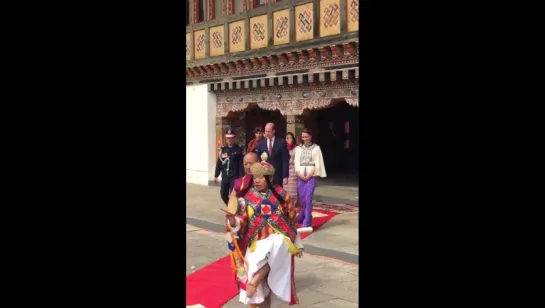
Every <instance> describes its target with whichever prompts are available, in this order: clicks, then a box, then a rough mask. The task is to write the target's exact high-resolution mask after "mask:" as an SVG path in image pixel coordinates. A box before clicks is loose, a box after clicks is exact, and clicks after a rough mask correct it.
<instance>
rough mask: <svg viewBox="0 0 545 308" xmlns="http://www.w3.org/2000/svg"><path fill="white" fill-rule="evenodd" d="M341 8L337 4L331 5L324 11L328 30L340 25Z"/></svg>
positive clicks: (325, 24)
mask: <svg viewBox="0 0 545 308" xmlns="http://www.w3.org/2000/svg"><path fill="white" fill-rule="evenodd" d="M339 17H340V12H339V6H338V5H337V3H332V4H329V5H328V6H326V7H325V9H324V26H325V27H326V28H329V27H334V26H336V25H337V24H338V23H339Z"/></svg>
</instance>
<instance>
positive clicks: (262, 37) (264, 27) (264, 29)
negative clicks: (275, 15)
mask: <svg viewBox="0 0 545 308" xmlns="http://www.w3.org/2000/svg"><path fill="white" fill-rule="evenodd" d="M271 19H272V18H271ZM273 20H274V19H273ZM268 24H269V15H268V14H265V15H260V16H255V17H252V18H250V31H249V32H250V48H251V49H258V48H265V47H267V46H268V43H269V39H270V36H269V28H268Z"/></svg>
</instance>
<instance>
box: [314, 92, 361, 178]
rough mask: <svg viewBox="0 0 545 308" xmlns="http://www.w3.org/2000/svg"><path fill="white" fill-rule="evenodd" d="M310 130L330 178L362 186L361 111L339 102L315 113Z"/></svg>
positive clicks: (344, 102)
mask: <svg viewBox="0 0 545 308" xmlns="http://www.w3.org/2000/svg"><path fill="white" fill-rule="evenodd" d="M312 113H315V115H313V116H312V117H311V119H312V120H311V121H310V122H311V123H308V124H309V125H308V127H309V128H311V129H313V131H315V132H314V135H313V140H314V141H315V142H316V143H317V144H318V145H319V146H320V148H321V149H322V153H323V156H324V164H325V166H326V171H327V174H328V178H330V177H331V180H336V179H339V180H343V181H349V182H354V181H355V182H356V183H357V182H358V169H359V159H358V154H359V136H358V132H359V127H358V124H359V121H358V110H357V109H356V107H352V106H350V105H348V104H347V103H346V101H344V100H343V101H339V102H338V103H336V104H334V105H333V106H332V107H329V108H326V109H321V110H316V111H312Z"/></svg>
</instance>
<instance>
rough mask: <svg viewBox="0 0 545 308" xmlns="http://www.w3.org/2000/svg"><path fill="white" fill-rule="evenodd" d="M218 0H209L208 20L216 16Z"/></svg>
mask: <svg viewBox="0 0 545 308" xmlns="http://www.w3.org/2000/svg"><path fill="white" fill-rule="evenodd" d="M215 2H216V0H208V20H212V19H214V18H216V8H215V6H216V3H215Z"/></svg>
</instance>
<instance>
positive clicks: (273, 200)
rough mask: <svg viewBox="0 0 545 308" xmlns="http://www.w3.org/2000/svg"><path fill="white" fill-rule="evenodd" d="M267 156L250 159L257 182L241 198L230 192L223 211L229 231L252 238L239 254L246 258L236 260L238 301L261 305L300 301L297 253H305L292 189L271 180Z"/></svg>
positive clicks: (246, 189)
mask: <svg viewBox="0 0 545 308" xmlns="http://www.w3.org/2000/svg"><path fill="white" fill-rule="evenodd" d="M263 155H266V154H263ZM266 158H267V157H266V156H265V157H263V156H262V157H261V159H262V160H263V161H262V162H259V163H255V164H253V165H252V167H251V173H252V176H253V185H252V186H250V187H246V188H245V189H244V190H243V192H242V194H241V195H243V196H244V197H242V198H238V199H237V197H236V196H233V195H232V196H231V198H230V200H229V204H228V207H227V211H225V212H226V216H227V227H228V228H229V231H230V232H231V234H233V235H238V237H240V238H244V239H245V240H246V241H247V242H248V249H247V250H246V253H245V256H244V257H243V258H242V257H241V256H240V255H238V257H239V258H240V259H242V262H240V263H239V262H236V260H235V262H234V263H239V264H234V265H233V266H234V267H236V268H237V271H238V272H239V273H238V276H239V280H240V282H241V283H240V301H241V302H242V303H244V304H246V305H249V306H250V307H257V305H259V307H260V308H264V307H271V305H276V304H281V303H285V304H287V303H289V304H297V303H298V300H297V296H296V291H295V279H294V278H295V277H294V258H293V256H295V255H297V256H298V257H301V256H302V254H303V244H302V241H301V238H300V236H299V234H298V232H297V221H296V214H295V208H294V207H293V205H292V203H291V199H290V196H289V194H288V193H287V192H286V191H285V190H284V189H283V188H282V187H280V186H278V185H273V184H272V183H271V181H272V177H273V175H274V167H273V166H272V165H271V164H269V163H267V162H266V161H265V160H266ZM236 251H237V252H239V254H240V249H238V248H237V249H236ZM239 258H235V259H239ZM240 265H243V266H240ZM241 276H242V277H241Z"/></svg>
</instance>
